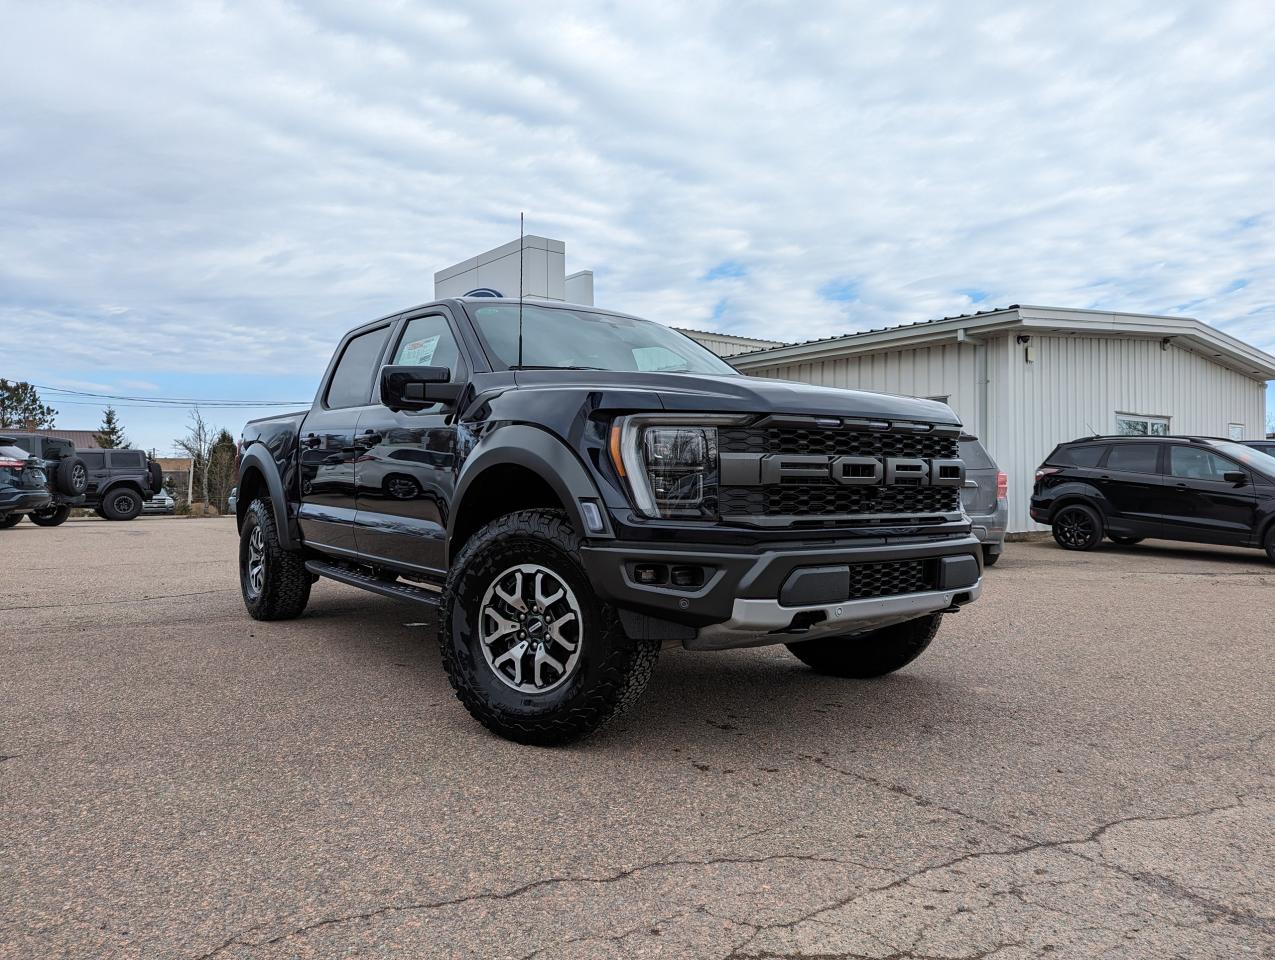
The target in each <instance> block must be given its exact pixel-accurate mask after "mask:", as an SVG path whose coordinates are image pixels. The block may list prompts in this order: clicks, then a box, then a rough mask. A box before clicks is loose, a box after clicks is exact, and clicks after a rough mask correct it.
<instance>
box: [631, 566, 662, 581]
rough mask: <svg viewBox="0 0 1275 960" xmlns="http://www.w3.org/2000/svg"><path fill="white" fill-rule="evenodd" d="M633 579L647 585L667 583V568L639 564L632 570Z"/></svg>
mask: <svg viewBox="0 0 1275 960" xmlns="http://www.w3.org/2000/svg"><path fill="white" fill-rule="evenodd" d="M633 579H634V580H636V581H637V582H638V583H641V584H647V585H653V584H660V583H665V582H667V581H668V567H666V566H664V564H662V563H639V564H638V565H637V566H635V567H634V568H633Z"/></svg>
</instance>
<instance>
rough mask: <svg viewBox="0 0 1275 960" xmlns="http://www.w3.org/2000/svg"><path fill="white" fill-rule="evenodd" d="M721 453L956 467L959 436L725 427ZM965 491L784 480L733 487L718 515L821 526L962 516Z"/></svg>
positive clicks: (723, 495)
mask: <svg viewBox="0 0 1275 960" xmlns="http://www.w3.org/2000/svg"><path fill="white" fill-rule="evenodd" d="M717 443H718V449H719V450H720V451H721V452H722V453H753V454H757V453H760V454H775V453H783V454H824V455H832V456H855V457H879V458H885V457H917V458H920V459H924V460H936V459H956V458H958V457H959V456H960V451H959V448H958V444H957V438H956V436H955V435H951V434H949V435H946V436H944V435H941V434H940V435H936V434H932V433H917V432H911V431H908V432H904V431H899V432H892V431H871V430H849V429H845V428H840V427H818V426H813V425H812V426H809V427H806V426H791V425H782V426H774V425H765V424H759V425H756V426H752V427H742V426H741V427H723V428H720V429H719V430H718V433H717ZM960 509H961V490H960V488H958V487H931V486H920V485H917V484H910V485H905V484H896V485H892V486H876V487H861V486H848V485H845V484H841V483H837V482H836V481H834V480H833V479H832V477H831V476H829V477H801V478H798V479H785V481H784V482H782V483H776V484H767V485H762V486H727V485H723V486H722V487H721V488H720V489H719V491H718V510H719V513H720V515H721V516H722V517H724V518H726V519H730V518H731V517H737V518H741V519H754V518H761V517H769V518H772V519H773V518H790V519H791V520H793V521H801V520H806V521H816V520H829V519H840V518H843V517H844V518H851V519H861V520H862V519H870V518H872V517H874V516H885V515H889V514H896V515H904V516H914V517H920V516H923V515H930V516H934V515H937V514H950V513H958V512H959V511H960Z"/></svg>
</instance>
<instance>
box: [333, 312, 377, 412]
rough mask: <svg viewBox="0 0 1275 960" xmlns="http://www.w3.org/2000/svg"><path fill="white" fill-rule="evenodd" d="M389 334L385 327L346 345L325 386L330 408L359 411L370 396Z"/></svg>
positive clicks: (370, 331)
mask: <svg viewBox="0 0 1275 960" xmlns="http://www.w3.org/2000/svg"><path fill="white" fill-rule="evenodd" d="M389 334H390V328H389V326H388V325H386V326H384V327H377V328H376V329H375V330H369V331H368V332H367V333H361V334H359V335H358V336H357V337H355V338H354V339H353V340H351V341H350V342H349V343H347V344H346V345H345V352H344V353H342V354H341V359H340V360H339V361H337V365H336V370H335V371H333V373H332V382H331V383H329V384H328V393H327V397H326V398H325V402H326V403H327V405H328V406H329V407H361V406H364V405H365V404H366V403H367V402H368V400H369V399H370V398H371V396H372V380H373V377H372V374H373V373H374V372H375V369H376V366H377V361H378V360H380V359H381V349H382V348H383V347H384V346H385V340H386V338H387V337H388V336H389Z"/></svg>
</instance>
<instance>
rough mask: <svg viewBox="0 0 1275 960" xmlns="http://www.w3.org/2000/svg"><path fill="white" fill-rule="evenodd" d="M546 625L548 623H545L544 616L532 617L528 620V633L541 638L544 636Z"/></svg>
mask: <svg viewBox="0 0 1275 960" xmlns="http://www.w3.org/2000/svg"><path fill="white" fill-rule="evenodd" d="M546 627H547V624H546V623H545V620H544V617H532V618H531V619H530V620H528V621H527V633H528V634H530V635H531V636H533V637H537V638H539V637H542V636H544V633H545V628H546Z"/></svg>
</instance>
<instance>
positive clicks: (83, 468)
mask: <svg viewBox="0 0 1275 960" xmlns="http://www.w3.org/2000/svg"><path fill="white" fill-rule="evenodd" d="M55 471H56V472H55V474H54V477H53V483H54V485H55V486H56V487H57V488H58V490H59V492H61V493H63V494H65V495H66V496H68V497H78V496H80V495H81V494H82V493H84V491H85V490H87V489H88V488H89V468H88V464H86V463H85V462H84V461H83V460H81V459H80V458H79V457H66V458H65V459H63V460H59V461H58V465H57V467H56V468H55Z"/></svg>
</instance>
